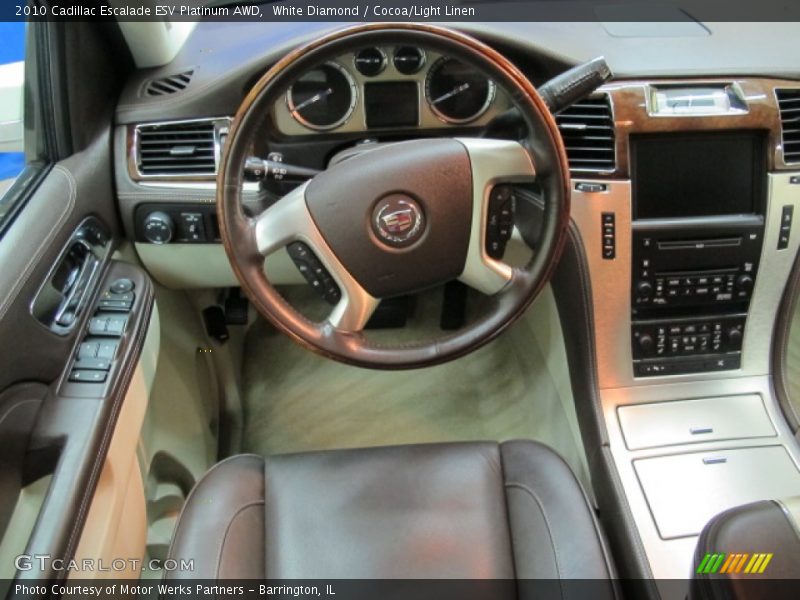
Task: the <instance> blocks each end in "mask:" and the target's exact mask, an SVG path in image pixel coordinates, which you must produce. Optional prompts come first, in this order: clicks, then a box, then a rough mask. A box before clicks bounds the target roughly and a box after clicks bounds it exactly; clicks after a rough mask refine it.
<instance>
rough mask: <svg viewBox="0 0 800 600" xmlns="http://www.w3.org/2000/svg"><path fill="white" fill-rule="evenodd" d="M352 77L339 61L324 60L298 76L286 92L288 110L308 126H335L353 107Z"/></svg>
mask: <svg viewBox="0 0 800 600" xmlns="http://www.w3.org/2000/svg"><path fill="white" fill-rule="evenodd" d="M356 99H357V91H356V84H355V82H354V81H353V77H352V76H351V75H350V73H348V72H347V70H346V69H345V68H344V67H343V66H341V65H340V64H339V63H335V62H327V63H325V64H323V65H320V66H319V67H315V68H313V69H311V70H310V71H307V72H306V73H304V74H303V75H301V76H300V77H299V78H298V79H297V80H296V81H295V82H294V83H293V84H292V87H290V88H289V91H288V92H287V93H286V103H287V104H288V106H289V112H291V113H292V116H293V117H294V118H295V119H296V120H297V121H298V122H299V123H301V124H302V125H305V126H306V127H308V128H309V129H316V130H318V131H323V130H326V129H334V128H336V127H338V126H339V125H341V124H342V123H344V122H345V121H347V119H348V118H350V115H352V114H353V109H354V108H355V106H356Z"/></svg>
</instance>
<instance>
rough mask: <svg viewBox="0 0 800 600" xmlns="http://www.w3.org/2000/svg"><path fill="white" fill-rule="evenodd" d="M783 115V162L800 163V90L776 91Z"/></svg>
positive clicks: (779, 107) (779, 108)
mask: <svg viewBox="0 0 800 600" xmlns="http://www.w3.org/2000/svg"><path fill="white" fill-rule="evenodd" d="M775 96H776V97H777V98H778V110H779V111H780V115H781V137H782V140H781V142H782V144H781V145H782V147H783V162H785V163H786V164H794V163H800V88H797V89H780V90H778V89H776V90H775Z"/></svg>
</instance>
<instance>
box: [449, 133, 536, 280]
mask: <svg viewBox="0 0 800 600" xmlns="http://www.w3.org/2000/svg"><path fill="white" fill-rule="evenodd" d="M458 141H459V142H461V143H462V144H464V146H465V147H466V149H467V152H468V154H469V159H470V165H471V167H472V227H471V230H470V238H469V248H468V250H467V260H466V263H465V265H464V271H463V272H462V273H461V275H460V276H459V278H458V279H459V281H461V282H463V283H465V284H467V285H468V286H470V287H472V288H474V289H476V290H478V291H480V292H483V293H484V294H488V295H492V294H496V293H498V292H500V291H501V290H502V289H503V288H505V286H506V285H507V284H508V283H509V282H510V281H511V279H512V277H513V273H514V270H513V268H512V267H511V266H509V265H508V264H506V263H504V262H503V261H502V260H499V259H497V258H492V257H491V256H490V255H489V252H488V251H487V248H486V238H487V230H488V228H489V227H490V226H494V225H490V219H491V215H490V210H489V205H490V198H491V193H492V189H493V188H494V187H495V186H496V185H498V184H507V183H523V182H531V181H533V180H534V178H535V176H536V170H535V169H534V166H533V162H532V160H531V156H530V154H529V153H528V152H527V151H526V150H525V148H523V146H522V144H520V143H519V142H515V141H510V140H497V139H485V138H459V140H458ZM509 226H510V225H509Z"/></svg>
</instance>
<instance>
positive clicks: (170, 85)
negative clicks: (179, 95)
mask: <svg viewBox="0 0 800 600" xmlns="http://www.w3.org/2000/svg"><path fill="white" fill-rule="evenodd" d="M193 75H194V69H188V70H186V71H182V72H180V73H175V74H174V75H168V76H166V77H161V78H159V79H151V80H150V81H148V82H147V85H146V86H145V88H144V94H145V96H166V95H168V94H174V93H176V92H180V91H183V90H185V89H186V88H187V87H188V85H189V83H190V82H191V81H192V76H193Z"/></svg>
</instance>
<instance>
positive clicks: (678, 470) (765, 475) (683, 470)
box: [633, 445, 800, 539]
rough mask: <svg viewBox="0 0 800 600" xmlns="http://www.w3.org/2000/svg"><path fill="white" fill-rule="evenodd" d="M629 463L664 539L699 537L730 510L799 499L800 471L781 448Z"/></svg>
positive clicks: (733, 450) (692, 455)
mask: <svg viewBox="0 0 800 600" xmlns="http://www.w3.org/2000/svg"><path fill="white" fill-rule="evenodd" d="M633 465H634V468H635V469H636V474H637V476H638V478H639V482H640V484H641V486H642V490H643V491H644V495H645V498H646V499H647V503H648V505H649V507H650V512H651V514H652V516H653V520H654V521H655V523H656V527H657V528H658V532H659V535H660V536H661V537H662V538H663V539H672V538H680V537H688V536H694V535H698V534H699V533H700V532H701V531H702V529H703V527H704V526H705V524H706V523H707V522H708V521H709V520H710V519H711V518H712V517H714V516H715V515H717V514H719V513H721V512H722V511H724V510H727V509H729V508H732V507H734V506H739V505H741V504H747V503H748V502H755V501H757V500H765V499H768V498H783V497H790V496H796V495H800V471H798V469H797V466H796V465H795V463H794V462H793V461H792V459H791V457H790V456H789V454H788V453H787V452H786V449H785V448H784V447H783V446H777V445H776V446H763V447H755V448H737V449H732V450H720V451H714V452H694V453H691V454H676V455H674V456H660V457H657V458H644V459H638V460H635V461H633Z"/></svg>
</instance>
